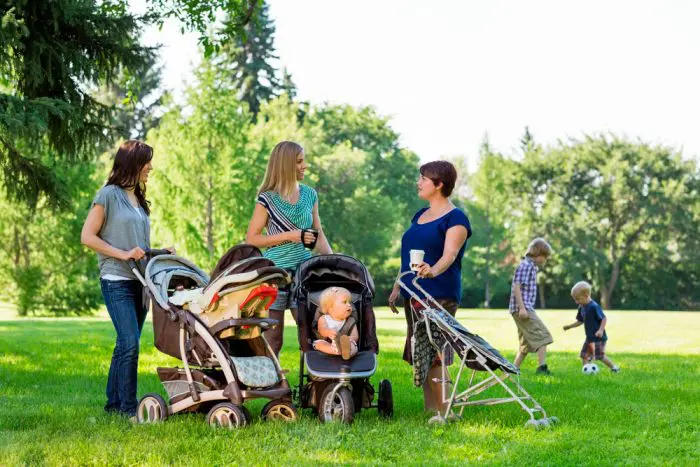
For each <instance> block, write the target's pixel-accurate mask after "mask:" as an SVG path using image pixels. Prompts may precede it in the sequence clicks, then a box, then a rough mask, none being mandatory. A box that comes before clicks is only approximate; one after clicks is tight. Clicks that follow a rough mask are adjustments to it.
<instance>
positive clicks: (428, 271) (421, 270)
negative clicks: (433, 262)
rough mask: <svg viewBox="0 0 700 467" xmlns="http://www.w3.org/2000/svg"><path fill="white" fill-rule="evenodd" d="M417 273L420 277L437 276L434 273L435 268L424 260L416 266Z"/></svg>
mask: <svg viewBox="0 0 700 467" xmlns="http://www.w3.org/2000/svg"><path fill="white" fill-rule="evenodd" d="M416 274H417V275H418V277H421V278H430V277H435V274H434V273H433V268H432V267H430V265H429V264H428V263H426V262H425V261H423V262H422V263H420V264H419V265H418V267H416Z"/></svg>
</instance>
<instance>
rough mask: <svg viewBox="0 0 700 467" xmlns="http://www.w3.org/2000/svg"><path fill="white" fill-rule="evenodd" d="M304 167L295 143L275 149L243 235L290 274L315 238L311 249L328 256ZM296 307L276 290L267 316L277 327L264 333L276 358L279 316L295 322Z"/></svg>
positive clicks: (279, 342) (283, 292)
mask: <svg viewBox="0 0 700 467" xmlns="http://www.w3.org/2000/svg"><path fill="white" fill-rule="evenodd" d="M307 167H308V165H307V164H306V159H305V155H304V148H302V147H301V146H300V145H298V144H297V143H294V142H292V141H282V142H281V143H279V144H277V146H275V148H274V149H273V150H272V154H270V159H269V161H268V164H267V170H266V171H265V178H264V180H263V183H262V185H261V186H260V190H258V198H257V202H256V204H255V210H254V211H253V217H252V219H251V220H250V224H249V225H248V233H247V234H246V242H248V243H250V244H251V245H255V246H257V247H258V248H265V252H264V256H265V257H266V258H268V259H270V260H272V261H273V262H274V263H275V265H277V266H278V267H281V268H284V269H286V270H287V271H289V272H290V273H292V274H294V272H295V271H296V269H297V267H298V266H299V264H301V262H302V261H305V260H307V259H308V258H310V257H311V250H310V249H307V247H306V246H307V245H312V244H313V243H314V240H316V245H315V248H316V251H318V252H319V253H321V254H331V253H333V251H332V250H331V247H330V245H329V243H328V240H327V239H326V235H325V234H324V233H323V228H322V227H321V218H320V216H319V214H318V194H317V193H316V190H314V189H313V188H311V187H310V186H307V185H304V184H302V183H300V182H301V181H302V180H304V172H305V171H306V168H307ZM311 228H313V229H315V230H316V231H317V237H316V236H314V234H313V233H312V232H308V231H306V229H311ZM263 230H265V233H263ZM296 308H297V305H296V303H294V302H293V300H292V298H291V294H290V293H289V290H288V289H280V290H279V292H278V294H277V300H276V301H275V303H273V304H272V306H270V318H274V319H276V320H278V321H279V323H280V324H279V325H278V326H277V327H275V328H274V329H270V330H268V331H265V339H266V340H267V341H268V343H269V344H270V347H272V350H273V351H274V352H275V353H276V354H277V355H279V353H280V349H282V344H283V338H284V312H285V310H287V309H289V310H291V312H292V317H293V318H294V320H295V321H296Z"/></svg>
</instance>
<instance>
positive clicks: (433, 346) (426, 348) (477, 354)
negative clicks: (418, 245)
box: [396, 271, 559, 429]
mask: <svg viewBox="0 0 700 467" xmlns="http://www.w3.org/2000/svg"><path fill="white" fill-rule="evenodd" d="M410 274H415V273H414V272H413V271H407V272H404V273H403V274H401V275H400V276H399V278H398V279H397V280H396V282H397V284H399V286H400V287H401V288H403V289H404V290H406V291H407V292H408V293H409V295H410V296H411V297H412V298H413V300H412V301H411V313H412V314H413V323H414V325H413V340H412V342H411V345H412V350H413V356H414V360H413V364H414V382H415V384H416V385H420V384H422V382H423V381H424V380H425V377H426V375H427V374H428V370H429V369H430V366H431V365H432V362H433V360H434V357H435V355H436V354H437V355H439V356H440V360H441V362H442V378H441V379H440V380H437V379H435V380H434V381H435V382H439V383H441V387H442V400H443V402H444V403H447V407H446V408H445V411H444V413H440V412H439V411H438V414H437V415H435V416H434V417H432V418H431V419H430V421H429V423H431V424H441V425H444V424H445V423H447V421H448V420H455V419H461V417H462V413H463V412H464V408H465V407H466V406H469V405H497V404H506V403H509V402H515V403H517V404H518V405H520V407H521V408H522V409H523V410H524V411H525V412H527V414H528V415H529V416H530V419H529V420H528V421H527V423H526V426H531V427H534V428H536V429H539V428H542V427H547V426H549V425H552V424H555V423H557V422H558V421H559V420H558V419H557V418H556V417H547V413H546V412H545V410H544V409H543V408H542V406H540V404H539V403H538V402H537V401H536V400H535V399H534V398H533V397H532V396H530V394H528V393H527V392H526V391H525V389H524V388H523V387H522V386H521V385H520V382H519V380H518V379H517V378H514V376H517V375H519V373H520V371H519V370H518V369H517V368H516V367H515V366H514V365H513V364H512V363H510V362H509V361H508V360H506V359H505V358H504V357H503V356H502V355H501V354H500V353H499V352H498V351H497V350H496V349H494V348H493V347H491V345H489V343H488V342H486V341H485V340H484V339H482V338H481V337H479V336H478V335H476V334H472V333H471V332H469V330H468V329H467V328H465V327H464V326H462V324H460V323H459V321H457V320H456V319H455V318H454V317H452V316H451V315H450V314H449V313H448V312H447V311H446V310H445V309H444V308H443V307H442V306H441V305H440V304H439V303H438V302H437V300H435V299H434V298H433V297H432V296H431V295H430V294H429V293H428V292H426V291H425V289H423V288H422V287H421V286H420V285H418V283H417V281H418V277H417V276H416V278H415V279H413V281H412V285H413V287H415V290H417V291H419V292H420V293H421V294H422V295H423V298H422V299H421V298H420V296H419V295H418V294H417V293H416V292H415V291H414V290H412V289H411V288H410V287H409V286H407V285H406V283H404V282H403V279H404V278H405V277H406V276H408V275H410ZM448 348H451V349H452V350H454V351H455V352H456V354H457V356H458V358H459V361H460V365H459V370H458V371H457V376H456V377H455V378H454V379H452V378H451V376H450V374H449V372H448V370H447V366H446V364H445V358H444V353H445V351H446V350H447V349H448ZM465 369H466V372H467V373H468V372H469V370H470V369H471V370H472V371H471V375H470V376H469V381H468V383H467V387H466V388H463V389H461V390H460V389H458V388H459V383H460V380H461V378H462V375H464V374H465ZM497 370H500V371H501V373H502V374H501V375H499V374H498V373H496V371H497ZM477 371H479V372H487V373H488V374H489V376H488V377H486V378H485V379H482V380H481V381H478V382H476V381H475V377H476V373H477ZM465 378H466V375H465ZM451 384H454V385H453V387H452V388H450V385H451ZM499 385H500V386H501V387H502V388H503V389H504V390H505V391H506V392H507V393H508V395H509V396H510V397H500V398H488V399H477V400H474V399H473V398H474V396H476V395H478V394H480V393H482V392H484V391H486V390H487V389H489V388H491V387H492V386H499ZM455 407H459V408H460V409H459V414H457V413H456V412H455Z"/></svg>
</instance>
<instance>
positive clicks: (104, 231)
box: [92, 185, 151, 279]
mask: <svg viewBox="0 0 700 467" xmlns="http://www.w3.org/2000/svg"><path fill="white" fill-rule="evenodd" d="M96 204H99V205H100V206H102V207H104V210H105V220H104V223H103V224H102V228H101V229H100V231H99V232H98V233H97V236H98V237H100V238H101V239H102V240H104V241H105V242H107V243H109V244H110V245H112V246H113V247H115V248H119V249H120V250H124V251H129V250H131V249H132V248H136V247H137V246H138V247H141V248H143V249H146V248H150V246H151V222H150V220H149V219H148V216H147V215H146V212H145V211H144V210H143V208H142V207H140V206H139V207H138V208H135V207H133V206H132V205H131V202H130V201H129V197H128V195H127V193H126V191H125V190H124V189H123V188H121V187H119V186H117V185H107V186H104V187H102V188H101V189H100V191H98V192H97V195H96V196H95V199H94V200H93V201H92V206H94V205H96ZM97 260H98V264H99V266H100V277H103V276H105V275H107V274H114V275H116V276H122V277H130V278H133V279H136V277H135V276H134V274H133V273H132V272H131V269H129V266H128V265H127V264H126V262H125V261H120V260H118V259H116V258H112V257H111V256H105V255H103V254H102V253H97ZM141 266H142V267H144V266H145V262H144V263H142V264H141ZM142 270H143V269H142Z"/></svg>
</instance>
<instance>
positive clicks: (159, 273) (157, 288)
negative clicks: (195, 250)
mask: <svg viewBox="0 0 700 467" xmlns="http://www.w3.org/2000/svg"><path fill="white" fill-rule="evenodd" d="M145 278H146V284H147V285H148V288H149V289H150V290H151V292H152V293H153V296H154V298H155V300H156V302H158V305H160V306H161V307H163V308H165V309H168V308H169V307H168V297H169V295H171V294H168V290H169V289H170V290H171V291H172V289H173V285H175V284H174V283H175V282H177V283H178V285H185V284H186V283H188V284H190V285H191V286H192V287H204V286H206V285H207V283H208V282H209V276H208V275H207V273H206V272H204V271H202V270H201V269H199V268H198V267H197V266H195V265H194V264H193V263H192V262H190V261H188V260H186V259H185V258H181V257H179V256H175V255H162V256H156V257H155V258H153V259H152V260H151V261H150V262H149V263H148V266H146V274H145ZM188 288H191V287H188Z"/></svg>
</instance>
